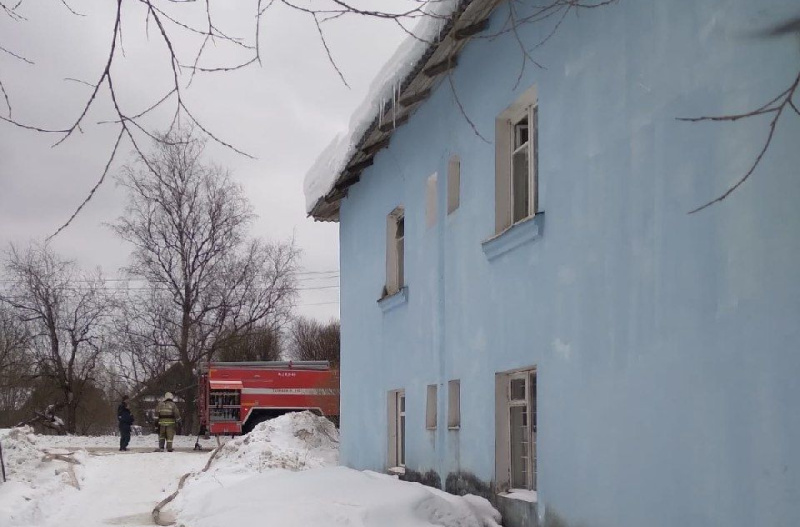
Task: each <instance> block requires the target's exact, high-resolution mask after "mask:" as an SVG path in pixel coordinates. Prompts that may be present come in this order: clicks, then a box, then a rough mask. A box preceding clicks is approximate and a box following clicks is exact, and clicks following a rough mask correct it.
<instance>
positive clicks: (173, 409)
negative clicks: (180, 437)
mask: <svg viewBox="0 0 800 527" xmlns="http://www.w3.org/2000/svg"><path fill="white" fill-rule="evenodd" d="M156 418H157V419H158V449H159V450H164V442H165V441H166V443H167V451H168V452H172V439H173V438H174V437H175V426H176V425H177V423H178V422H180V420H181V413H180V412H179V411H178V405H176V404H175V402H174V401H173V400H172V394H171V393H170V392H167V393H166V394H164V400H162V401H161V402H160V403H158V406H156Z"/></svg>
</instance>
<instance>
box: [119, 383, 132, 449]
mask: <svg viewBox="0 0 800 527" xmlns="http://www.w3.org/2000/svg"><path fill="white" fill-rule="evenodd" d="M117 421H118V423H119V449H120V450H121V451H126V450H128V443H130V442H131V425H133V421H134V419H133V414H132V413H131V410H130V408H128V396H127V395H123V396H122V402H121V403H119V406H118V407H117Z"/></svg>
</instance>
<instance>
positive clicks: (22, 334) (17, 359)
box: [0, 304, 30, 427]
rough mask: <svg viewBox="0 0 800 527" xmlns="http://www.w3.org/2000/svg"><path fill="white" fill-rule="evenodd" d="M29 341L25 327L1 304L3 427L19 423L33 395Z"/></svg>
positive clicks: (0, 412) (0, 398)
mask: <svg viewBox="0 0 800 527" xmlns="http://www.w3.org/2000/svg"><path fill="white" fill-rule="evenodd" d="M29 340H30V335H29V333H28V331H27V328H25V326H24V324H22V323H21V322H20V321H19V320H18V319H17V318H16V317H15V316H14V314H13V313H12V312H11V311H10V310H9V309H8V306H6V305H3V304H0V427H8V426H12V425H13V424H15V423H17V422H19V420H20V419H21V416H20V415H19V411H20V410H21V409H22V406H23V404H24V403H25V401H26V400H27V398H28V396H29V395H30V386H29V380H28V379H26V376H27V375H29V374H30V369H29V367H28V361H27V359H28V350H29V348H28V345H29Z"/></svg>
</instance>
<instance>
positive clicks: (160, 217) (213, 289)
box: [113, 130, 298, 428]
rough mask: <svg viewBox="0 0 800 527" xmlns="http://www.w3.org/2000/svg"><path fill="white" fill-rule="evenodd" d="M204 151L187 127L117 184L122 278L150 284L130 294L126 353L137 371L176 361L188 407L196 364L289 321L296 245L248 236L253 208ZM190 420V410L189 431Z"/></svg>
mask: <svg viewBox="0 0 800 527" xmlns="http://www.w3.org/2000/svg"><path fill="white" fill-rule="evenodd" d="M203 147H204V143H203V141H200V140H198V139H196V138H194V137H193V136H192V134H191V131H185V130H179V131H173V132H172V133H171V134H169V135H166V136H163V137H161V138H160V140H158V141H154V150H153V153H152V154H149V155H147V156H146V157H144V158H142V159H141V160H140V162H139V163H137V164H135V165H134V166H131V167H128V168H126V170H125V171H124V173H123V175H122V176H121V178H120V181H121V183H122V184H123V185H124V186H125V187H127V189H128V191H129V201H128V205H127V208H126V211H125V215H124V216H122V217H120V218H119V219H118V220H117V223H116V224H115V225H114V226H113V228H114V230H115V231H116V232H117V233H118V234H119V235H120V236H121V237H122V238H123V239H125V240H127V241H128V242H130V243H131V244H133V246H134V250H133V253H132V262H131V265H130V266H129V268H128V272H129V273H130V275H131V276H133V277H136V278H139V279H143V280H145V281H146V282H147V284H148V286H147V287H146V288H145V291H144V293H143V294H139V295H137V294H136V293H133V294H132V295H131V297H130V300H131V302H130V307H129V311H130V313H132V315H133V316H132V317H131V318H130V319H129V322H127V323H126V324H128V329H127V331H128V341H127V342H128V344H129V345H130V346H131V350H132V351H133V355H131V356H132V357H133V358H134V359H135V360H137V361H138V362H139V365H138V366H137V367H138V368H139V369H140V370H141V372H142V373H143V374H146V373H150V374H152V373H153V368H156V369H158V368H161V367H163V366H165V365H167V364H169V365H170V366H171V365H172V364H175V363H177V364H179V365H180V367H181V368H182V370H183V373H182V375H183V376H184V377H185V383H183V384H184V386H185V387H187V388H186V389H185V391H184V393H181V394H180V395H181V397H182V398H183V399H184V400H185V401H186V404H187V407H189V408H190V409H192V407H193V403H194V397H195V394H194V391H193V390H191V389H188V387H190V386H192V379H193V375H194V369H195V367H196V366H197V364H198V363H199V362H201V361H205V360H208V359H209V358H211V357H212V356H213V355H214V353H215V351H217V350H218V349H222V348H224V347H225V346H226V345H227V344H228V343H229V342H231V341H233V340H235V339H237V338H240V337H241V336H242V335H247V334H249V333H251V332H253V331H256V330H260V329H261V328H263V327H265V326H267V327H273V328H277V327H279V326H281V325H282V324H284V323H285V321H286V320H288V317H289V314H290V312H291V308H292V303H293V300H294V297H295V293H296V286H295V270H296V265H297V257H298V251H297V250H296V248H295V247H294V244H293V243H273V244H266V243H264V242H261V241H259V240H247V238H246V234H247V229H248V227H249V225H250V223H251V221H252V220H253V217H254V216H253V214H252V212H251V210H250V205H249V203H248V202H247V200H246V198H245V197H244V194H243V192H242V189H241V187H240V186H238V185H237V184H235V183H234V182H233V181H232V180H231V178H230V176H229V175H228V173H227V172H226V171H224V170H223V169H221V168H220V167H217V166H214V165H211V164H206V163H205V162H204V160H203V157H202V154H203ZM151 352H154V353H155V356H156V360H155V361H151V360H150V359H149V358H147V357H150V355H149V354H150V353H151ZM162 354H165V355H166V356H167V357H168V361H167V362H165V361H164V360H162ZM142 358H145V360H144V361H143V360H142ZM148 361H149V362H148ZM148 369H149V370H150V371H149V372H148V371H147V370H148ZM192 419H193V413H192V412H191V411H190V412H189V413H188V415H187V425H188V427H189V428H191V425H192Z"/></svg>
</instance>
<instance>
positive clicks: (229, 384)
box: [211, 381, 242, 390]
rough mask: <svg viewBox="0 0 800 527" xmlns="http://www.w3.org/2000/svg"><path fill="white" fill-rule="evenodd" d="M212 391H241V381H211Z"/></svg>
mask: <svg viewBox="0 0 800 527" xmlns="http://www.w3.org/2000/svg"><path fill="white" fill-rule="evenodd" d="M211 389H212V390H241V389H242V381H211Z"/></svg>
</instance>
